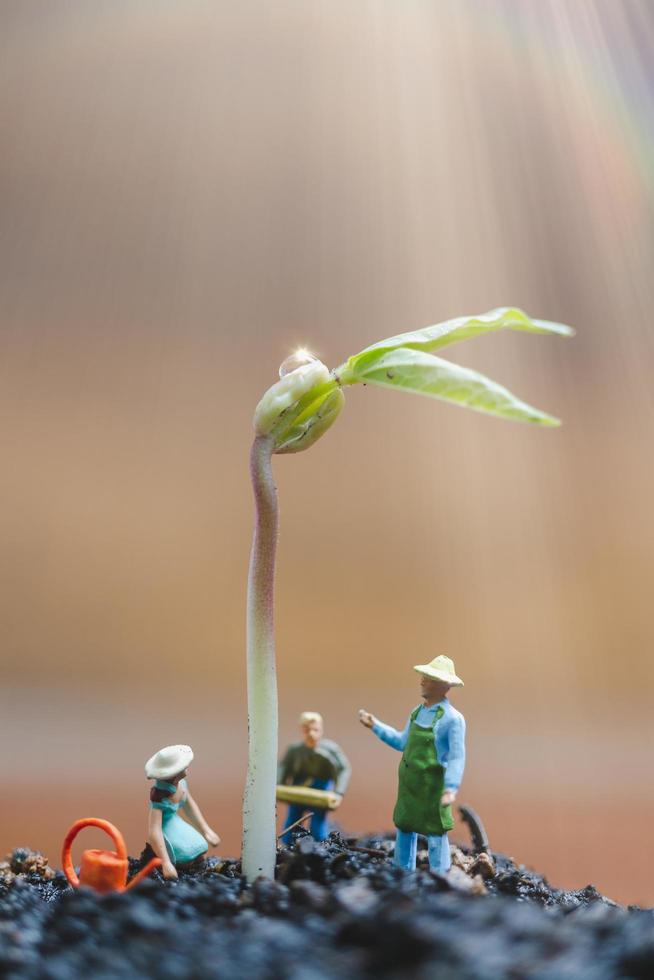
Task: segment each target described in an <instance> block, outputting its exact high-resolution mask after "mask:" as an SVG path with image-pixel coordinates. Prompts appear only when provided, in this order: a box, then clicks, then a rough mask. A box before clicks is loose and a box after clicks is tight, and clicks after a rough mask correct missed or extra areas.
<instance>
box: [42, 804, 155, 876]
mask: <svg viewBox="0 0 654 980" xmlns="http://www.w3.org/2000/svg"><path fill="white" fill-rule="evenodd" d="M84 827H99V828H100V830H104V831H105V832H106V833H107V834H109V836H110V837H111V839H112V840H113V842H114V844H115V845H116V850H115V851H101V850H97V849H95V850H92V851H84V853H83V854H82V864H81V867H80V872H79V878H78V877H77V875H76V874H75V868H74V867H73V859H72V857H71V853H70V851H71V847H72V844H73V841H74V840H75V838H76V837H77V835H78V834H79V832H80V830H82V829H83V828H84ZM160 864H161V861H160V859H159V858H153V859H152V860H151V861H149V862H148V864H146V866H145V867H144V868H143V869H142V870H141V871H139V873H138V874H137V875H134V877H133V878H132V880H131V881H130V883H129V885H128V884H127V849H126V847H125V841H124V840H123V835H122V834H121V832H120V831H119V830H118V828H117V827H114V825H113V824H112V823H109V821H108V820H101V819H100V818H99V817H85V818H84V820H76V821H75V823H74V824H73V826H72V827H71V828H70V830H69V831H68V833H67V834H66V839H65V841H64V846H63V850H62V852H61V865H62V868H63V870H64V874H65V875H66V877H67V878H68V881H69V882H70V883H71V885H72V886H73V888H79V886H80V885H85V886H86V887H87V888H94V889H95V891H96V892H102V893H103V894H106V893H107V892H124V891H126V890H127V889H128V888H131V887H132V886H133V885H136V884H138V882H139V881H141V880H142V879H143V878H146V877H147V876H148V875H149V874H150V872H152V871H154V869H155V868H157V867H158V866H159V865H160Z"/></svg>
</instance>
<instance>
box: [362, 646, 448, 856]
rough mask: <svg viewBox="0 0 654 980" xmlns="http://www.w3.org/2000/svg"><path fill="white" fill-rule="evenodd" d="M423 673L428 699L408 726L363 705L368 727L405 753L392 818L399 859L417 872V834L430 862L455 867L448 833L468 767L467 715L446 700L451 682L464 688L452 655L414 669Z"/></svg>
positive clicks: (422, 690) (423, 690) (422, 689)
mask: <svg viewBox="0 0 654 980" xmlns="http://www.w3.org/2000/svg"><path fill="white" fill-rule="evenodd" d="M413 669H414V670H416V671H418V673H419V674H420V675H421V677H420V693H421V695H422V699H423V702H424V703H423V704H422V705H418V707H417V708H416V709H415V710H414V711H412V712H411V714H410V716H409V720H408V722H407V724H406V727H405V728H404V731H402V732H398V731H396V729H395V728H391V726H390V725H385V724H383V722H381V721H379V720H378V719H377V718H375V717H374V715H371V714H370V712H368V711H365V710H363V709H361V710H360V711H359V720H360V722H361V724H362V725H364V726H365V727H366V728H370V729H372V731H373V733H374V734H375V735H376V736H377V737H378V738H380V739H381V740H382V742H386V744H387V745H390V746H391V748H394V749H397V750H398V751H401V752H402V760H401V762H400V767H399V772H398V777H399V784H398V792H397V803H396V804H395V810H394V811H393V823H394V824H395V826H396V828H397V837H396V841H395V864H396V865H397V866H398V867H400V868H404V869H405V870H406V871H415V867H416V844H417V835H418V834H423V835H424V836H425V837H426V838H427V841H428V845H429V866H430V868H431V869H432V870H433V871H440V872H445V871H447V870H448V869H449V867H450V847H449V842H448V838H447V832H448V830H451V829H452V827H453V825H454V822H453V819H452V803H453V802H454V800H455V799H456V794H457V791H458V789H459V786H460V785H461V780H462V778H463V768H464V766H465V720H464V718H463V715H462V714H461V713H460V712H459V711H457V710H456V708H453V707H452V705H451V704H450V702H449V701H448V699H447V692H448V691H449V690H450V688H451V687H463V681H462V680H461V679H460V678H459V677H457V675H456V673H455V670H454V663H453V662H452V661H451V660H450V658H449V657H443V656H441V657H436V658H435V659H434V660H432V661H431V663H429V664H419V665H418V666H416V667H414V668H413Z"/></svg>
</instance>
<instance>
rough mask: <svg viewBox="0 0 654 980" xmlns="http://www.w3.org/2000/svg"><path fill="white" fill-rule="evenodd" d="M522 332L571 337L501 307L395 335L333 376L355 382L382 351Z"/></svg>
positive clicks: (561, 329)
mask: <svg viewBox="0 0 654 980" xmlns="http://www.w3.org/2000/svg"><path fill="white" fill-rule="evenodd" d="M506 329H508V330H523V331H527V332H528V333H554V334H559V336H562V337H570V336H572V335H573V334H574V330H573V329H572V328H571V327H568V326H566V325H565V324H564V323H552V322H550V321H549V320H533V319H532V318H531V317H529V316H527V314H526V313H523V311H522V310H517V309H512V308H510V307H501V308H500V309H497V310H491V311H490V313H483V314H481V315H480V316H461V317H457V318H456V319H455V320H446V321H445V323H437V324H435V326H433V327H425V328H424V329H423V330H414V331H412V332H411V333H403V334H398V335H397V337H389V338H388V339H387V340H380V341H378V343H376V344H371V345H370V347H366V348H365V350H362V351H361V352H360V353H359V354H354V355H353V356H352V357H350V358H349V359H348V360H347V361H346V362H345V364H343V365H341V367H340V368H337V370H336V371H335V372H334V373H335V375H336V376H337V377H338V379H339V381H340V383H341V384H352V383H354V382H355V381H357V380H358V378H357V377H356V374H357V372H358V369H359V368H360V367H361V366H363V365H364V364H365V363H367V362H370V361H376V360H377V358H378V357H379V355H380V354H382V353H384V352H386V351H392V350H397V349H398V348H401V347H404V348H409V349H411V350H418V351H424V352H429V351H434V350H438V349H439V348H440V347H446V346H447V345H448V344H454V343H456V342H457V341H459V340H468V339H469V338H470V337H478V336H479V335H480V334H486V333H492V332H493V331H495V330H506Z"/></svg>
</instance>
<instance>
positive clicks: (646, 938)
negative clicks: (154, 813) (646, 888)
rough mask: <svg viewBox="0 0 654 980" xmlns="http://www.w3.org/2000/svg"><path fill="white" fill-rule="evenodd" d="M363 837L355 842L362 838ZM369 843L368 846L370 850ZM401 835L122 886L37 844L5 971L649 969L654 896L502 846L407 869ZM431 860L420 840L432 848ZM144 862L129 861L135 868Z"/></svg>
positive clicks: (429, 976) (640, 973)
mask: <svg viewBox="0 0 654 980" xmlns="http://www.w3.org/2000/svg"><path fill="white" fill-rule="evenodd" d="M355 848H359V849H355ZM365 848H367V849H368V850H363V849H365ZM392 848H393V845H392V841H391V840H390V839H383V838H379V837H377V838H367V839H363V838H361V839H358V840H352V839H349V840H346V839H344V838H343V837H341V836H340V835H339V834H338V833H333V834H332V835H331V836H330V838H329V840H328V841H326V842H325V843H324V844H315V843H314V841H313V840H312V839H311V838H310V837H307V836H304V835H303V834H302V833H301V834H300V835H299V836H298V837H297V838H296V841H295V845H294V846H293V847H292V848H290V849H287V848H283V849H280V851H279V858H278V868H277V880H276V881H274V882H271V881H259V882H257V883H256V884H255V885H254V886H253V887H251V888H249V887H247V886H246V885H245V883H244V881H243V879H242V878H241V876H240V869H239V865H238V863H237V862H235V861H220V860H218V859H212V860H209V861H207V862H206V864H205V866H204V868H203V869H201V870H200V871H198V872H196V873H194V874H184V873H182V874H181V875H180V879H179V881H177V882H164V881H163V879H162V878H161V876H160V875H159V874H158V873H155V875H154V876H153V877H152V879H151V880H148V881H146V882H144V883H143V884H141V885H139V886H137V887H136V888H135V889H134V890H133V891H131V892H127V893H126V894H112V895H107V896H99V895H97V894H95V893H93V892H89V891H87V890H85V889H80V890H77V891H74V890H73V889H71V888H70V887H69V886H68V883H67V882H66V880H65V878H64V877H63V875H62V874H61V873H60V872H56V873H53V872H52V871H51V869H50V868H49V867H48V866H47V863H46V862H44V860H43V859H41V860H39V858H38V856H37V855H35V854H33V852H30V851H28V850H26V849H24V850H23V849H21V850H16V851H14V852H13V854H12V855H10V858H9V859H8V864H5V865H0V976H1V977H7V978H14V977H15V978H19V977H20V978H35V980H37V978H38V980H73V978H85V980H86V978H93V980H105V978H106V980H109V978H112V980H113V978H125V980H127V978H129V980H138V978H141V977H144V978H145V977H147V978H155V977H156V978H157V980H180V978H186V980H203V978H225V980H227V978H229V980H241V978H243V980H246V978H247V980H285V978H292V980H325V978H336V977H338V978H343V977H348V978H355V980H356V978H370V980H372V978H375V980H376V978H379V977H382V978H389V980H390V978H392V980H405V978H416V980H458V978H462V980H463V978H466V980H467V978H470V980H473V978H474V980H502V978H510V980H522V978H530V980H571V978H575V980H580V978H588V980H609V978H611V980H613V978H616V980H617V978H620V980H627V978H633V980H651V978H653V977H654V910H642V909H637V908H631V909H624V908H621V907H618V906H617V905H615V903H613V902H611V901H609V900H608V899H605V898H604V897H603V896H602V895H600V894H599V893H598V892H597V891H596V890H595V889H594V888H593V887H592V886H591V885H589V886H588V887H587V888H584V889H582V890H581V891H578V892H564V891H559V890H557V889H554V888H551V887H550V885H549V884H548V883H547V881H546V880H545V879H544V878H542V877H541V876H540V875H538V874H535V873H534V872H531V871H528V870H526V869H525V868H524V867H522V866H516V865H515V864H514V863H513V862H512V861H511V860H509V859H508V858H505V857H503V856H502V855H500V854H495V855H493V858H494V865H493V863H492V862H489V861H488V859H487V858H486V856H481V857H478V858H476V859H475V857H474V855H472V854H469V853H468V852H466V851H465V850H462V851H455V855H454V860H455V865H458V867H455V868H453V870H452V872H451V873H450V875H448V876H447V877H443V876H440V875H437V874H434V873H432V872H430V871H429V870H426V869H424V868H423V869H422V870H419V871H418V872H417V873H416V874H414V875H410V874H406V873H404V872H401V871H398V870H397V869H395V868H394V867H393V866H392V864H391V860H390V855H391V854H392ZM421 863H422V864H423V865H424V854H423V855H421ZM138 867H139V862H138V861H132V862H131V871H132V872H134V871H136V870H137V868H138Z"/></svg>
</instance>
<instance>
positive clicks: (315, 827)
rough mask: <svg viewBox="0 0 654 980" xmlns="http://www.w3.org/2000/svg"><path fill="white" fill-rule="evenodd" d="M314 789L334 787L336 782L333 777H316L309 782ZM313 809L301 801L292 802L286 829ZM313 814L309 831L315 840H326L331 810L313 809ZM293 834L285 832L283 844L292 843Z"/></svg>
mask: <svg viewBox="0 0 654 980" xmlns="http://www.w3.org/2000/svg"><path fill="white" fill-rule="evenodd" d="M309 785H310V786H311V788H312V789H327V790H329V789H333V788H334V783H333V780H331V779H314V781H313V782H312V783H310V784H309ZM310 811H312V807H309V806H302V805H301V804H300V803H291V804H290V806H289V808H288V813H287V814H286V820H285V821H284V830H286V828H287V827H290V826H291V825H292V824H294V823H295V822H296V821H297V820H299V819H300V817H301V816H303V815H304V814H305V813H309V812H310ZM312 812H313V816H312V817H311V821H310V823H309V833H310V834H311V836H312V837H313V838H314V839H315V840H325V838H326V837H327V835H328V834H329V810H316V809H313V811H312ZM291 836H292V835H291V834H290V833H289V834H284V836H283V837H282V844H290V843H291Z"/></svg>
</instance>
